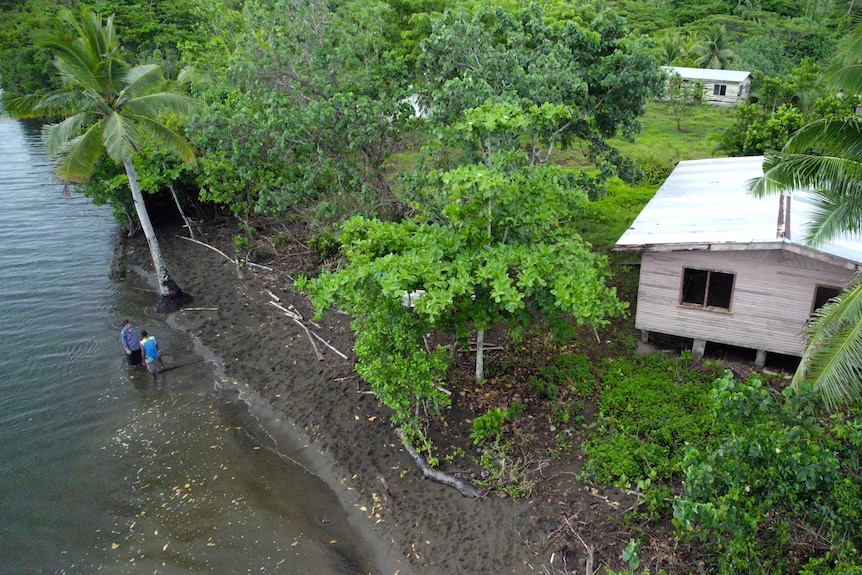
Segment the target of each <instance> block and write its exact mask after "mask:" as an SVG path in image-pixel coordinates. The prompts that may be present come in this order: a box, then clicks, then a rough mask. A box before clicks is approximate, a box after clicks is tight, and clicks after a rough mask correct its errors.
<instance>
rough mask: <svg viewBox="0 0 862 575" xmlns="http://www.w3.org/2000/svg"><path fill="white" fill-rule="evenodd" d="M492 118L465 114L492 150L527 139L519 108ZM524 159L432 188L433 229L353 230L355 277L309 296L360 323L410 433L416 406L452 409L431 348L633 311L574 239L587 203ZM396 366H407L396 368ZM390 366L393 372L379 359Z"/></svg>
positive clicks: (559, 176) (379, 377)
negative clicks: (470, 335) (430, 337)
mask: <svg viewBox="0 0 862 575" xmlns="http://www.w3.org/2000/svg"><path fill="white" fill-rule="evenodd" d="M485 112H486V113H485V114H482V113H479V112H477V111H475V110H471V111H468V112H467V113H465V121H464V122H463V123H462V125H461V129H462V130H464V131H466V132H467V133H468V134H470V133H472V129H471V127H470V119H477V120H480V121H481V122H480V123H481V129H480V130H479V132H478V136H479V139H480V140H484V139H485V138H486V137H491V138H493V137H494V136H496V135H498V133H499V131H498V129H500V130H503V131H505V130H514V129H516V128H517V127H518V126H521V125H523V124H520V123H519V120H518V119H519V118H523V117H525V115H524V114H523V113H522V111H521V110H519V109H513V108H511V107H508V106H502V107H500V108H499V109H488V110H485ZM482 122H483V123H482ZM500 126H502V128H500ZM513 151H514V150H510V151H508V152H507V151H505V150H504V151H502V152H497V151H495V148H494V147H493V146H492V147H490V148H486V149H484V151H483V153H487V156H486V157H485V160H486V162H485V163H484V164H463V165H460V166H458V167H455V168H453V169H452V170H450V171H447V172H442V173H439V174H438V173H431V174H429V176H428V177H427V179H426V180H425V181H424V185H425V186H427V187H428V189H429V190H433V193H432V192H429V193H428V194H427V196H431V195H433V196H434V197H435V199H436V202H437V203H438V205H437V206H432V209H429V210H428V212H427V215H428V216H427V217H425V218H422V217H421V216H417V217H416V218H414V219H407V220H403V221H401V222H384V221H381V220H378V219H371V218H366V217H362V216H356V217H354V218H352V219H350V220H348V221H347V222H346V223H345V224H344V227H343V230H342V235H341V242H342V245H343V251H344V253H345V255H346V256H347V259H348V262H347V265H346V266H345V267H343V268H342V269H340V270H338V271H336V272H333V273H324V274H323V275H321V276H320V277H318V278H315V279H313V280H302V281H300V282H299V284H298V286H299V287H300V288H304V289H308V291H309V293H310V295H311V298H312V302H313V303H314V304H315V306H316V307H317V309H318V313H322V312H323V311H325V310H327V309H329V308H330V307H332V306H338V307H339V308H340V309H342V310H344V311H347V312H349V313H351V314H352V315H353V316H354V317H355V318H356V324H355V326H354V327H355V328H356V329H357V330H358V331H357V338H358V339H357V342H358V343H357V356H358V358H359V360H360V365H362V366H363V367H362V368H361V369H362V370H363V371H362V372H361V373H362V374H363V376H364V377H366V379H369V381H371V382H372V385H375V383H374V382H378V383H377V384H378V385H381V386H383V387H384V388H385V390H386V394H388V395H385V397H389V398H390V399H388V400H386V399H384V396H380V397H381V399H382V400H383V401H385V402H386V403H387V405H389V406H390V407H392V408H393V409H395V410H396V414H395V418H396V420H398V421H413V419H411V418H414V417H416V416H415V415H411V414H412V413H413V411H412V410H414V409H415V408H416V406H417V405H418V404H417V403H415V402H413V403H408V404H403V403H401V402H402V401H404V400H405V398H408V397H421V398H423V399H422V400H423V401H431V402H432V405H434V406H437V407H439V405H440V404H439V403H437V402H436V400H433V398H434V397H437V398H438V399H439V400H442V399H444V398H443V397H442V396H435V395H433V394H432V396H426V395H425V392H426V391H428V390H432V391H433V389H435V387H434V382H436V381H437V379H436V378H438V377H440V376H441V374H442V371H441V370H442V368H443V367H444V365H443V364H439V363H437V361H438V360H437V359H434V358H437V354H438V353H440V351H439V350H434V351H432V350H427V349H423V345H422V342H423V338H424V336H425V335H426V334H428V333H429V332H431V331H433V330H435V329H442V330H445V331H448V332H450V333H461V334H462V333H465V332H466V330H467V329H468V328H469V327H472V328H475V329H482V328H485V327H488V326H491V325H495V324H498V323H500V322H506V323H508V324H509V325H510V326H511V327H513V328H514V327H517V326H519V325H522V324H523V323H524V322H525V321H527V320H528V319H530V318H531V316H530V314H529V313H528V311H529V310H534V311H539V312H546V313H554V314H560V313H568V314H571V316H572V317H573V318H574V320H575V321H577V322H578V323H585V324H591V325H602V324H603V323H605V322H606V321H607V320H608V318H609V317H613V316H615V315H619V314H621V313H623V312H624V310H625V307H626V306H625V304H623V303H621V302H619V301H618V300H617V299H616V297H615V292H614V290H613V289H612V288H609V287H607V285H606V283H605V280H606V279H607V276H608V271H607V264H606V261H605V259H604V258H603V257H602V256H600V255H597V254H595V253H593V252H592V251H591V250H590V247H589V245H588V244H586V243H585V242H584V241H583V240H581V238H580V237H579V236H578V235H577V234H576V233H575V232H574V231H573V230H572V226H571V222H572V220H573V219H574V217H575V213H576V208H577V206H578V204H579V203H580V202H581V201H583V200H584V195H583V193H581V192H577V191H576V190H574V189H572V188H571V187H570V186H569V185H568V184H569V179H568V178H567V177H566V176H565V174H564V173H563V172H562V170H561V169H560V168H559V167H556V166H547V165H546V166H531V165H523V164H522V165H520V166H519V165H517V164H516V163H514V162H512V161H511V152H513ZM480 155H481V154H480ZM411 292H419V293H421V296H420V297H419V298H418V299H417V300H416V301H415V306H414V307H412V308H405V307H403V306H402V305H401V301H402V298H403V296H404V295H405V294H407V293H411ZM360 341H361V342H362V343H361V344H360V343H359V342H360ZM396 344H397V347H396ZM393 354H395V355H398V354H402V355H400V356H399V358H398V360H397V361H396V360H395V359H394V358H393ZM384 355H385V356H386V357H388V359H387V360H386V365H385V366H384V365H382V364H381V363H380V360H379V359H378V356H384ZM441 357H442V356H441ZM404 362H406V363H404ZM411 362H416V363H417V366H418V367H417V368H416V369H415V370H414V371H415V373H414V377H413V378H411V379H409V380H407V379H404V378H403V377H402V376H401V375H400V374H401V373H402V371H403V370H407V371H410V369H411V368H410V365H411ZM428 362H432V364H433V366H434V367H433V369H432V367H431V364H429V363H428ZM370 366H378V367H377V368H375V367H370ZM393 370H395V371H393ZM403 386H407V387H406V388H405V387H403ZM396 389H397V392H396V391H395V390H396ZM421 390H425V391H421ZM396 398H397V401H396ZM426 408H427V406H426Z"/></svg>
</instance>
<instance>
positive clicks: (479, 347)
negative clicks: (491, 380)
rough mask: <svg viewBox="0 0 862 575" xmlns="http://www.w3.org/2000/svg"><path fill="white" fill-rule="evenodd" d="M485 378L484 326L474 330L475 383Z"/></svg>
mask: <svg viewBox="0 0 862 575" xmlns="http://www.w3.org/2000/svg"><path fill="white" fill-rule="evenodd" d="M483 379H485V328H484V327H483V328H482V329H480V330H479V331H477V332H476V383H482V380H483Z"/></svg>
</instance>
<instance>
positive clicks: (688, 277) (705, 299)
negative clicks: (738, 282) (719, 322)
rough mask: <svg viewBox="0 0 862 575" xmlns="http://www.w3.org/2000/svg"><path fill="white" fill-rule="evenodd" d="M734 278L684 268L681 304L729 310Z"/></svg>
mask: <svg viewBox="0 0 862 575" xmlns="http://www.w3.org/2000/svg"><path fill="white" fill-rule="evenodd" d="M733 278H734V275H733V274H727V273H724V272H715V271H711V270H699V269H695V268H683V275H682V295H681V297H680V303H682V304H689V305H696V306H699V307H703V308H717V309H727V310H729V309H730V300H731V297H732V295H733Z"/></svg>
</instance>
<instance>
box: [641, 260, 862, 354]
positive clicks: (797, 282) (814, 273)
mask: <svg viewBox="0 0 862 575" xmlns="http://www.w3.org/2000/svg"><path fill="white" fill-rule="evenodd" d="M684 267H692V268H699V269H709V270H715V271H720V272H726V273H733V274H736V277H735V280H734V287H733V297H732V300H731V304H730V310H729V311H720V310H708V309H697V308H692V307H690V306H683V305H680V287H681V282H682V273H683V268H684ZM853 273H854V272H853V271H851V270H848V269H844V268H841V267H839V266H836V265H832V264H829V263H826V262H822V261H819V260H816V259H814V258H810V257H807V256H803V255H799V254H796V253H791V252H788V251H786V250H742V251H717V252H706V251H678V252H645V253H644V254H643V259H642V260H641V273H640V288H639V291H638V303H637V315H636V319H635V325H636V327H637V328H638V329H642V330H649V331H653V332H658V333H664V334H671V335H677V336H680V337H687V338H692V339H701V340H706V341H709V342H715V343H722V344H727V345H735V346H739V347H747V348H751V349H762V350H764V351H768V352H775V353H782V354H787V355H796V356H799V355H802V351H803V349H804V342H803V339H802V338H801V336H800V332H801V330H802V329H803V327H804V326H805V324H806V321H807V320H808V318H809V315H810V313H811V306H812V304H813V301H814V293H815V290H816V286H818V285H827V286H836V287H843V286H844V285H846V283H847V282H848V281H849V280H850V279H851V278H852V277H853Z"/></svg>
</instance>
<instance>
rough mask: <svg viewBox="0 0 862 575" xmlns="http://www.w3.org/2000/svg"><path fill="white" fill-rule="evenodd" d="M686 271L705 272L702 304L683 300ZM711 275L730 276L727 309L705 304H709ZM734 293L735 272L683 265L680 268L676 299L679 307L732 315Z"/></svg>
mask: <svg viewBox="0 0 862 575" xmlns="http://www.w3.org/2000/svg"><path fill="white" fill-rule="evenodd" d="M686 270H695V271H700V272H706V274H707V276H706V286H705V288H704V291H703V300H702V301H703V303H694V302H690V301H684V300H683V297H684V296H685V292H684V290H685V274H686ZM713 273H717V274H723V275H726V276H730V294H728V298H727V300H728V304H727V307H719V306H714V305H712V306H711V305H708V303H707V302H709V288H710V283H711V280H712V274H713ZM735 292H736V272H728V271H722V270H714V269H710V268H701V267H695V266H685V265H684V266H682V273H681V274H680V278H679V294H678V297H677V302H678V304H677V305H679V306H680V307H685V308H689V309H700V310H705V311H712V312H718V313H732V310H733V296H734V293H735Z"/></svg>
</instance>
